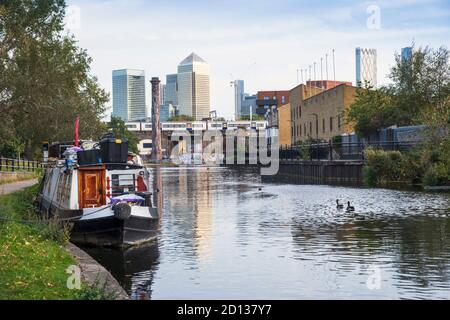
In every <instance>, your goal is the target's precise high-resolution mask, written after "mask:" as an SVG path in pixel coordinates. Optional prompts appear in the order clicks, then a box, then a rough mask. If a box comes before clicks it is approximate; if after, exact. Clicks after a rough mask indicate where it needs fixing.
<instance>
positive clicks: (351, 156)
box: [280, 141, 417, 161]
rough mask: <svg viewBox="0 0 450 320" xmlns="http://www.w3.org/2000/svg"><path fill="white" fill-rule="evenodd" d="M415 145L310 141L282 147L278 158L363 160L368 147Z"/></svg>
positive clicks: (401, 148)
mask: <svg viewBox="0 0 450 320" xmlns="http://www.w3.org/2000/svg"><path fill="white" fill-rule="evenodd" d="M416 145H417V141H411V142H368V143H333V142H325V143H312V144H303V145H296V146H292V147H284V148H283V147H282V148H281V149H280V160H285V161H295V160H326V161H339V160H343V161H364V160H365V159H364V151H365V150H366V149H367V148H368V147H372V148H375V149H380V150H385V151H401V152H404V151H409V150H411V149H412V148H413V147H414V146H416Z"/></svg>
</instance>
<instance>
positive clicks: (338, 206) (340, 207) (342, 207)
mask: <svg viewBox="0 0 450 320" xmlns="http://www.w3.org/2000/svg"><path fill="white" fill-rule="evenodd" d="M336 204H337V206H336V208H337V209H338V210H342V209H344V205H343V204H340V203H339V199H338V200H336Z"/></svg>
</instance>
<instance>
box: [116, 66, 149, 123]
mask: <svg viewBox="0 0 450 320" xmlns="http://www.w3.org/2000/svg"><path fill="white" fill-rule="evenodd" d="M112 77H113V112H112V115H113V116H114V117H117V118H120V119H122V120H123V121H136V120H144V119H145V118H146V117H147V109H146V106H145V72H144V71H142V70H132V69H123V70H114V71H113V74H112Z"/></svg>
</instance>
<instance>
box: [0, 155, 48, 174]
mask: <svg viewBox="0 0 450 320" xmlns="http://www.w3.org/2000/svg"><path fill="white" fill-rule="evenodd" d="M40 168H44V164H43V163H41V162H37V161H28V160H18V159H9V158H3V157H0V172H35V171H36V170H38V169H40Z"/></svg>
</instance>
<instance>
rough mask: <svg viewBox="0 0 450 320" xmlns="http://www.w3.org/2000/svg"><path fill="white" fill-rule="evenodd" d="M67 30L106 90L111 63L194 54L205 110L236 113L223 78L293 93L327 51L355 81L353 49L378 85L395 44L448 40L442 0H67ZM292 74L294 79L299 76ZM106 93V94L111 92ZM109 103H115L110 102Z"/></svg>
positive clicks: (449, 19) (149, 70)
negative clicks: (366, 55) (205, 93)
mask: <svg viewBox="0 0 450 320" xmlns="http://www.w3.org/2000/svg"><path fill="white" fill-rule="evenodd" d="M67 4H68V5H69V7H68V11H67V19H66V29H67V32H69V33H71V34H73V35H74V36H75V37H76V39H77V40H78V41H79V45H80V47H82V48H84V49H86V50H87V51H88V54H89V55H90V56H91V57H92V59H93V62H92V70H91V71H92V74H93V75H95V76H96V77H97V78H98V80H99V83H100V85H101V86H102V87H103V88H104V89H105V90H106V91H107V92H109V93H111V90H112V70H115V69H124V68H130V69H142V70H145V72H146V81H147V83H148V85H147V96H146V99H147V105H148V106H150V104H151V91H150V83H149V81H150V79H151V77H160V79H161V80H162V82H163V83H164V82H165V76H166V75H167V74H171V73H176V71H177V66H178V64H179V63H180V62H181V61H182V60H183V59H184V58H185V57H186V56H188V55H189V54H190V53H191V52H195V53H197V54H198V55H199V56H200V57H202V58H203V59H204V60H206V61H207V62H208V63H209V64H210V67H211V110H217V112H218V116H223V117H225V118H227V119H233V118H234V96H233V92H234V91H233V90H234V89H233V88H232V87H231V86H230V82H231V81H232V80H235V79H242V80H244V81H245V91H246V92H248V93H250V94H254V93H256V92H257V91H263V90H290V89H292V88H293V87H295V86H296V85H297V78H299V81H300V82H301V72H299V73H298V72H297V70H298V69H308V68H309V66H310V65H313V64H314V63H316V77H317V79H319V78H320V77H321V68H320V61H321V58H323V61H324V62H323V69H322V70H323V74H324V78H325V73H326V72H325V55H326V54H328V56H329V77H328V78H329V79H330V80H333V69H332V59H331V55H332V50H333V49H334V50H335V61H336V63H335V64H336V70H335V71H336V80H341V81H350V82H353V83H355V77H356V75H355V72H356V71H355V48H356V47H363V48H374V49H377V52H378V83H379V84H386V83H389V79H388V77H387V76H388V73H389V70H390V68H391V67H392V66H393V65H394V62H395V54H399V53H400V51H401V48H403V47H406V46H410V45H411V44H412V43H413V42H414V43H415V45H416V47H420V46H430V47H432V48H438V47H440V46H445V47H450V1H448V0H395V1H394V0H379V1H350V0H334V1H328V0H315V1H303V0H245V1H244V0H240V1H239V0H227V1H222V0H208V1H207V0H191V1H187V0H147V1H144V0H68V1H67ZM297 74H299V77H297ZM111 96H112V95H111ZM108 106H109V107H111V106H112V101H111V102H110V103H109V104H108Z"/></svg>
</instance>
